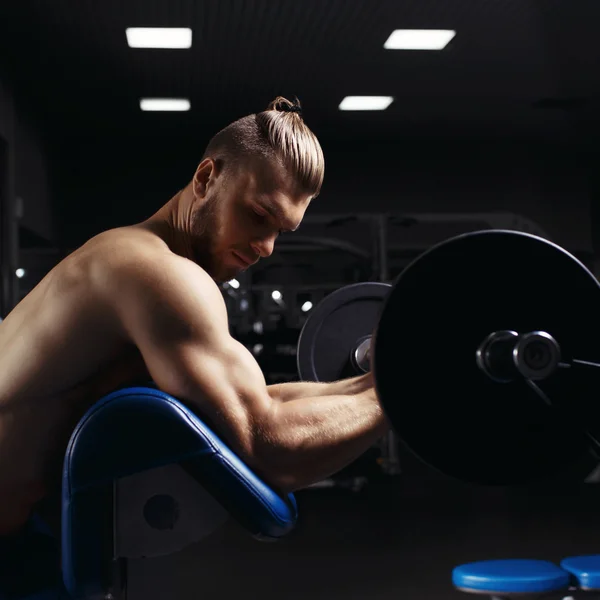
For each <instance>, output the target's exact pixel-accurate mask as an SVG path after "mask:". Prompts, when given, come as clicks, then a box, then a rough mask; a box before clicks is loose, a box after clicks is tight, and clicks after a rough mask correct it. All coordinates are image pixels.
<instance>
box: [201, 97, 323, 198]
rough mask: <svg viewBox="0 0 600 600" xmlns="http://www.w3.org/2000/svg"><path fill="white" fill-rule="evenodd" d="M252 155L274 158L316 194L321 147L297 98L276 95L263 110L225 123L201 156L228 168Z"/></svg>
mask: <svg viewBox="0 0 600 600" xmlns="http://www.w3.org/2000/svg"><path fill="white" fill-rule="evenodd" d="M256 157H259V158H266V159H269V160H274V161H276V162H278V163H279V164H280V165H281V166H282V167H283V168H284V169H285V170H286V171H287V172H288V173H289V174H290V175H291V176H292V177H293V179H294V180H295V182H296V184H297V185H298V186H299V187H300V189H301V190H302V191H303V192H304V193H306V194H309V195H310V196H311V197H312V198H316V197H317V196H318V195H319V192H320V191H321V186H322V184H323V177H324V175H325V159H324V157H323V150H322V148H321V145H320V143H319V141H318V139H317V136H316V135H315V134H314V133H313V132H312V131H311V129H310V128H309V127H308V126H307V125H306V123H305V122H304V118H303V116H302V108H301V106H300V102H299V100H298V99H297V98H296V99H295V100H294V101H293V102H291V101H290V100H287V99H286V98H283V97H282V96H278V97H277V98H275V100H273V101H272V102H271V103H270V104H269V105H268V107H267V109H266V110H264V111H262V112H259V113H255V114H251V115H247V116H245V117H242V118H241V119H238V120H237V121H234V122H233V123H231V124H229V125H227V127H225V128H224V129H222V130H221V131H219V132H218V133H217V134H215V135H214V136H213V137H212V138H211V140H210V141H209V143H208V145H207V147H206V150H205V151H204V155H203V157H202V158H203V159H205V158H212V159H214V160H215V162H217V164H218V165H220V166H222V168H224V169H225V170H228V169H229V168H231V167H233V166H236V165H241V164H244V163H248V161H249V159H250V160H251V159H253V158H256Z"/></svg>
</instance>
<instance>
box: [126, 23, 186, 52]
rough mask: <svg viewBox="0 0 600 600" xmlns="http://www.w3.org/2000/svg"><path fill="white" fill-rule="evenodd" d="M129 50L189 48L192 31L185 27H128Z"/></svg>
mask: <svg viewBox="0 0 600 600" xmlns="http://www.w3.org/2000/svg"><path fill="white" fill-rule="evenodd" d="M125 35H126V36H127V43H128V44H129V47H130V48H191V47H192V30H191V29H188V28H187V27H128V28H127V29H126V30H125Z"/></svg>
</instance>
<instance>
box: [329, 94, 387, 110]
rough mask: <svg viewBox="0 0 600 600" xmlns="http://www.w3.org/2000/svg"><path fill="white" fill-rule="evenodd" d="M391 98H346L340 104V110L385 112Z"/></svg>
mask: <svg viewBox="0 0 600 600" xmlns="http://www.w3.org/2000/svg"><path fill="white" fill-rule="evenodd" d="M393 101H394V98H393V97H392V96H346V97H345V98H344V99H343V100H342V101H341V103H340V106H339V109H340V110H385V109H386V108H387V107H388V106H389V105H390V104H391V103H392V102H393Z"/></svg>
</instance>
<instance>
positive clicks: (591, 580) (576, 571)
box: [560, 554, 600, 592]
mask: <svg viewBox="0 0 600 600" xmlns="http://www.w3.org/2000/svg"><path fill="white" fill-rule="evenodd" d="M560 567H561V569H563V570H565V571H566V572H567V573H569V574H570V575H571V578H572V580H573V581H572V583H573V584H574V585H575V586H576V587H577V588H578V589H580V590H582V591H584V592H598V591H600V554H590V555H587V556H569V557H568V558H563V560H561V561H560Z"/></svg>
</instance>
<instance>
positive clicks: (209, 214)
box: [191, 196, 237, 282]
mask: <svg viewBox="0 0 600 600" xmlns="http://www.w3.org/2000/svg"><path fill="white" fill-rule="evenodd" d="M217 202H218V198H217V197H216V196H210V197H208V198H207V199H206V202H205V203H204V204H203V205H202V206H201V207H200V208H199V209H198V211H197V212H196V214H195V215H194V217H193V222H192V240H191V242H192V252H193V254H194V262H195V263H196V264H197V265H199V266H200V267H202V268H203V269H204V270H205V271H206V272H207V273H208V274H209V275H210V276H211V277H212V278H213V279H214V280H215V281H217V282H223V281H229V280H231V279H233V278H234V277H235V276H236V274H237V270H235V269H233V268H232V267H230V266H228V265H226V264H224V263H223V260H222V259H220V258H219V253H218V244H217V241H218V238H219V233H220V231H221V223H220V222H219V216H218V211H217V210H216V206H217Z"/></svg>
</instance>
